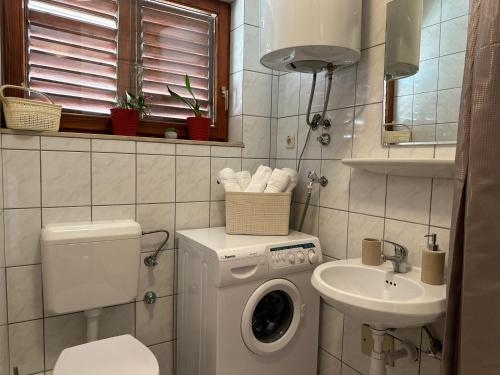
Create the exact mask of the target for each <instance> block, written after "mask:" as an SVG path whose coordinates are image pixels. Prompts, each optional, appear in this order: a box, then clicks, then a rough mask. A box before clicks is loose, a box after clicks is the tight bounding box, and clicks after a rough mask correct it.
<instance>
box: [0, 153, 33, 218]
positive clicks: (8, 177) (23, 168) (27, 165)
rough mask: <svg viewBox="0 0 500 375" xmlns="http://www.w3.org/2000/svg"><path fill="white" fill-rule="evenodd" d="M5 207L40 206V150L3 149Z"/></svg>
mask: <svg viewBox="0 0 500 375" xmlns="http://www.w3.org/2000/svg"><path fill="white" fill-rule="evenodd" d="M2 161H3V184H4V186H3V193H4V207H5V208H27V207H39V206H40V152H39V151H24V150H22V151H21V150H2Z"/></svg>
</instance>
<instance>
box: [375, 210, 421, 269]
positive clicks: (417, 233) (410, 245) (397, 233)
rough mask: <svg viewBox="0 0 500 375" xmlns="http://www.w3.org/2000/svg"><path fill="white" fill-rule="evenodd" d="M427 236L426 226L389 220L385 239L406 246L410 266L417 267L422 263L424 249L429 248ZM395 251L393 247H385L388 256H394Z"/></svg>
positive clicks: (386, 225)
mask: <svg viewBox="0 0 500 375" xmlns="http://www.w3.org/2000/svg"><path fill="white" fill-rule="evenodd" d="M427 234H428V229H427V226H426V225H422V224H413V223H407V222H404V221H398V220H389V219H386V221H385V233H384V239H386V240H389V241H393V242H396V243H399V244H401V245H403V246H406V248H407V249H408V251H409V255H408V259H409V262H410V264H412V265H414V266H417V267H420V264H421V262H422V249H426V248H427V239H426V238H425V237H424V236H425V235H427ZM393 251H394V250H393V247H392V245H388V244H386V245H385V250H384V252H385V253H386V254H392V252H393Z"/></svg>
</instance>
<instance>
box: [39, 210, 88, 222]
mask: <svg viewBox="0 0 500 375" xmlns="http://www.w3.org/2000/svg"><path fill="white" fill-rule="evenodd" d="M90 220H91V209H90V206H88V207H54V208H43V209H42V226H45V225H47V224H57V223H71V222H78V221H90Z"/></svg>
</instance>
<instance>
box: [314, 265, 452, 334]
mask: <svg viewBox="0 0 500 375" xmlns="http://www.w3.org/2000/svg"><path fill="white" fill-rule="evenodd" d="M311 281H312V284H313V286H314V287H315V288H316V289H317V290H318V292H319V293H320V294H321V296H322V297H323V298H324V299H325V300H326V301H327V302H328V303H330V304H331V305H332V306H334V307H335V308H336V309H338V310H339V311H341V312H343V313H344V314H347V315H350V316H352V317H353V318H356V319H357V320H360V321H362V322H363V323H366V324H369V325H370V326H371V327H373V328H376V329H380V330H383V329H388V328H405V327H418V326H423V325H426V324H428V323H431V322H434V321H435V320H437V319H438V318H439V317H440V316H442V315H443V314H444V311H445V302H446V286H445V285H440V286H433V285H428V284H424V283H422V282H421V281H420V268H417V267H413V268H412V270H411V271H410V272H408V273H404V274H401V273H394V272H393V268H392V264H391V263H390V262H385V263H384V264H382V265H381V266H376V267H374V266H365V265H363V264H362V263H361V259H349V260H340V261H336V262H329V263H324V264H322V265H321V266H319V267H318V268H316V270H315V271H314V273H313V276H312V279H311Z"/></svg>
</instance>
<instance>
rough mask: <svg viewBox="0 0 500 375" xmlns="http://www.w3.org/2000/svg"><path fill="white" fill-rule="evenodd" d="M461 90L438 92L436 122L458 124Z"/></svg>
mask: <svg viewBox="0 0 500 375" xmlns="http://www.w3.org/2000/svg"><path fill="white" fill-rule="evenodd" d="M461 93H462V89H461V88H458V89H451V90H442V91H438V107H437V122H438V123H445V122H458V116H459V113H460V96H461Z"/></svg>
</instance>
